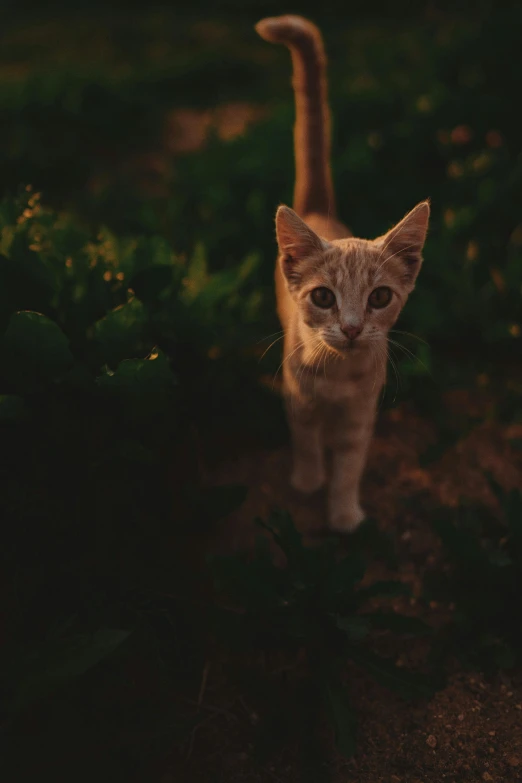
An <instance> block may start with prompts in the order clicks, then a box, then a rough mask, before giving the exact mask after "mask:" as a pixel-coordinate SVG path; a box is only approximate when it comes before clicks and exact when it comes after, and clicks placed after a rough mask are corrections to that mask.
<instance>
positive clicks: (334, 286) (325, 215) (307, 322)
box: [256, 16, 430, 532]
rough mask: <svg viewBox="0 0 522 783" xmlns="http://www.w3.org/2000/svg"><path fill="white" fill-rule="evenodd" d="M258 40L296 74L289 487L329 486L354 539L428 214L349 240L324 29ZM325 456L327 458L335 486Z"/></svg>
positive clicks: (284, 212) (286, 295)
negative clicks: (335, 165)
mask: <svg viewBox="0 0 522 783" xmlns="http://www.w3.org/2000/svg"><path fill="white" fill-rule="evenodd" d="M256 29H257V31H258V32H259V34H260V35H261V36H262V37H263V38H265V39H266V40H269V41H272V42H276V43H283V44H285V45H286V46H288V48H289V49H290V51H291V54H292V62H293V68H294V82H293V83H294V89H295V94H296V124H295V130H294V141H295V155H296V184H295V194H294V208H295V211H294V210H292V209H290V208H289V207H286V206H281V207H279V209H278V211H277V215H276V233H277V241H278V246H279V256H278V262H277V264H276V275H275V279H276V294H277V309H278V314H279V317H280V320H281V324H282V326H283V329H284V333H285V336H284V359H283V385H284V393H285V400H286V407H287V415H288V419H289V423H290V428H291V431H292V440H293V452H294V468H293V473H292V477H291V483H292V485H293V486H294V487H295V488H296V489H298V490H300V491H302V492H313V491H315V490H317V489H319V488H320V487H321V486H322V485H323V484H325V483H326V481H327V478H328V485H329V486H328V500H329V523H330V526H331V528H333V529H335V530H339V531H343V532H347V531H351V530H353V529H355V528H356V527H357V526H358V525H359V524H360V522H361V521H362V519H363V518H364V513H363V511H362V509H361V506H360V503H359V485H360V480H361V477H362V474H363V470H364V466H365V462H366V455H367V451H368V447H369V443H370V440H371V435H372V431H373V426H374V420H375V415H376V406H377V399H378V396H379V393H380V391H381V389H382V386H383V384H384V383H385V379H386V362H387V336H388V332H389V330H390V329H391V327H392V326H393V325H394V323H395V321H396V320H397V318H398V316H399V313H400V311H401V310H402V308H403V307H404V304H405V303H406V300H407V298H408V296H409V294H410V293H411V291H412V290H413V288H414V286H415V280H416V278H417V275H418V273H419V270H420V267H421V264H422V249H423V246H424V241H425V238H426V232H427V228H428V219H429V212H430V209H429V204H428V202H422V203H420V204H418V205H417V207H415V209H413V210H412V211H411V212H410V213H408V215H406V217H405V218H403V220H402V221H401V222H400V223H398V224H397V225H396V226H395V227H394V228H392V229H391V230H390V231H388V232H387V233H386V234H384V235H383V236H381V237H378V238H377V239H374V240H366V239H356V238H354V237H352V236H351V235H350V232H349V231H348V229H347V228H346V227H345V226H344V225H343V224H342V223H341V222H340V221H339V220H338V219H337V218H336V217H335V213H334V195H333V186H332V177H331V171H330V162H329V156H330V139H329V135H330V113H329V109H328V103H327V88H326V77H325V64H326V58H325V55H324V47H323V43H322V39H321V35H320V33H319V30H318V29H317V28H316V27H315V26H314V25H313V24H312V23H311V22H308V21H307V20H305V19H302V18H301V17H295V16H282V17H277V18H271V19H264V20H262V21H261V22H259V23H258V25H257V26H256ZM381 287H385V288H386V289H387V290H388V291H389V292H390V296H391V298H390V301H389V303H388V304H387V305H386V306H384V307H382V309H377V308H376V307H372V306H371V304H370V295H371V294H372V292H374V291H375V289H377V288H381ZM317 288H327V289H328V290H329V291H330V292H331V293H332V294H333V295H334V299H333V300H332V301H333V303H332V306H330V307H328V308H321V307H319V306H317V305H316V304H315V302H314V298H313V293H312V292H313V291H314V289H317ZM347 335H348V336H347ZM326 450H330V451H331V452H332V470H331V475H330V476H329V477H327V474H326V462H325V453H326Z"/></svg>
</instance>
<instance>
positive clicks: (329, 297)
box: [311, 286, 335, 310]
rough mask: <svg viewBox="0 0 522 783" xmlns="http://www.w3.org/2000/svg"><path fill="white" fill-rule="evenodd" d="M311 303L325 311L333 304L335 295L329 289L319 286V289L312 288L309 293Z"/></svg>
mask: <svg viewBox="0 0 522 783" xmlns="http://www.w3.org/2000/svg"><path fill="white" fill-rule="evenodd" d="M311 297H312V302H313V303H314V305H315V306H316V307H322V308H323V310H327V309H328V308H330V307H332V306H333V305H334V304H335V294H334V292H333V291H330V289H329V288H325V287H324V286H320V288H314V290H313V291H312V293H311Z"/></svg>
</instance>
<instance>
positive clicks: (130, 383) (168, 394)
mask: <svg viewBox="0 0 522 783" xmlns="http://www.w3.org/2000/svg"><path fill="white" fill-rule="evenodd" d="M97 384H98V386H99V387H100V389H102V390H104V391H106V392H108V393H110V394H112V395H117V396H118V397H120V398H121V399H122V400H124V401H125V402H126V403H127V404H128V405H129V406H130V407H131V408H132V411H133V413H135V414H136V415H142V414H143V415H146V416H149V415H151V416H157V415H160V414H161V413H165V414H166V413H168V412H169V411H171V409H172V405H173V393H174V385H175V379H174V375H173V374H172V370H171V369H170V366H169V363H168V360H167V358H166V356H165V354H164V353H163V352H162V351H159V350H157V349H155V350H154V351H153V352H152V353H151V354H150V356H148V357H147V358H146V359H127V360H126V361H123V362H121V363H120V364H119V365H118V367H117V369H116V370H115V371H114V372H113V371H111V370H109V371H107V372H105V374H104V375H101V376H100V377H99V378H98V379H97Z"/></svg>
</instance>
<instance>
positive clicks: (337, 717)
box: [319, 666, 357, 758]
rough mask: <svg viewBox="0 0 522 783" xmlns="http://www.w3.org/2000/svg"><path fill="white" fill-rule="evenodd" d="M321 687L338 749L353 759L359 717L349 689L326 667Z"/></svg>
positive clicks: (321, 676)
mask: <svg viewBox="0 0 522 783" xmlns="http://www.w3.org/2000/svg"><path fill="white" fill-rule="evenodd" d="M336 668H337V667H336ZM319 687H320V691H321V695H322V698H323V703H324V705H325V709H326V713H327V715H328V717H329V719H330V722H331V724H332V726H333V729H334V732H335V744H336V746H337V749H338V750H339V753H341V754H342V755H343V756H344V757H345V758H351V757H352V756H353V754H354V753H355V750H356V732H357V717H356V714H355V711H354V709H353V707H352V705H351V702H350V698H349V694H348V689H347V687H346V686H345V685H344V684H343V683H342V682H341V679H340V677H339V676H338V675H337V676H336V672H334V671H332V669H331V668H326V666H325V667H324V668H323V669H322V670H321V672H320V676H319Z"/></svg>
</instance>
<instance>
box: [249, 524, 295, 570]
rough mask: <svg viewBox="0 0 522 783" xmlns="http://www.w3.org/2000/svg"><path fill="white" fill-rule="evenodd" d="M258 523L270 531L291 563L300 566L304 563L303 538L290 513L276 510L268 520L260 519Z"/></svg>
mask: <svg viewBox="0 0 522 783" xmlns="http://www.w3.org/2000/svg"><path fill="white" fill-rule="evenodd" d="M256 523H257V524H258V525H259V526H260V527H262V528H264V529H265V530H267V531H268V532H269V533H270V535H271V536H272V538H273V539H274V541H275V542H276V544H277V545H278V546H279V547H280V548H281V549H282V551H283V552H284V553H285V555H286V557H287V560H288V564H289V565H292V566H297V567H298V566H299V565H300V564H301V563H302V561H303V556H304V553H305V548H304V546H303V539H302V536H301V533H300V532H299V531H298V530H297V528H296V527H295V525H294V523H293V521H292V518H291V516H290V514H287V513H286V512H281V511H276V512H274V513H272V515H271V516H270V518H269V520H268V522H263V520H261V519H258V520H256Z"/></svg>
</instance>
